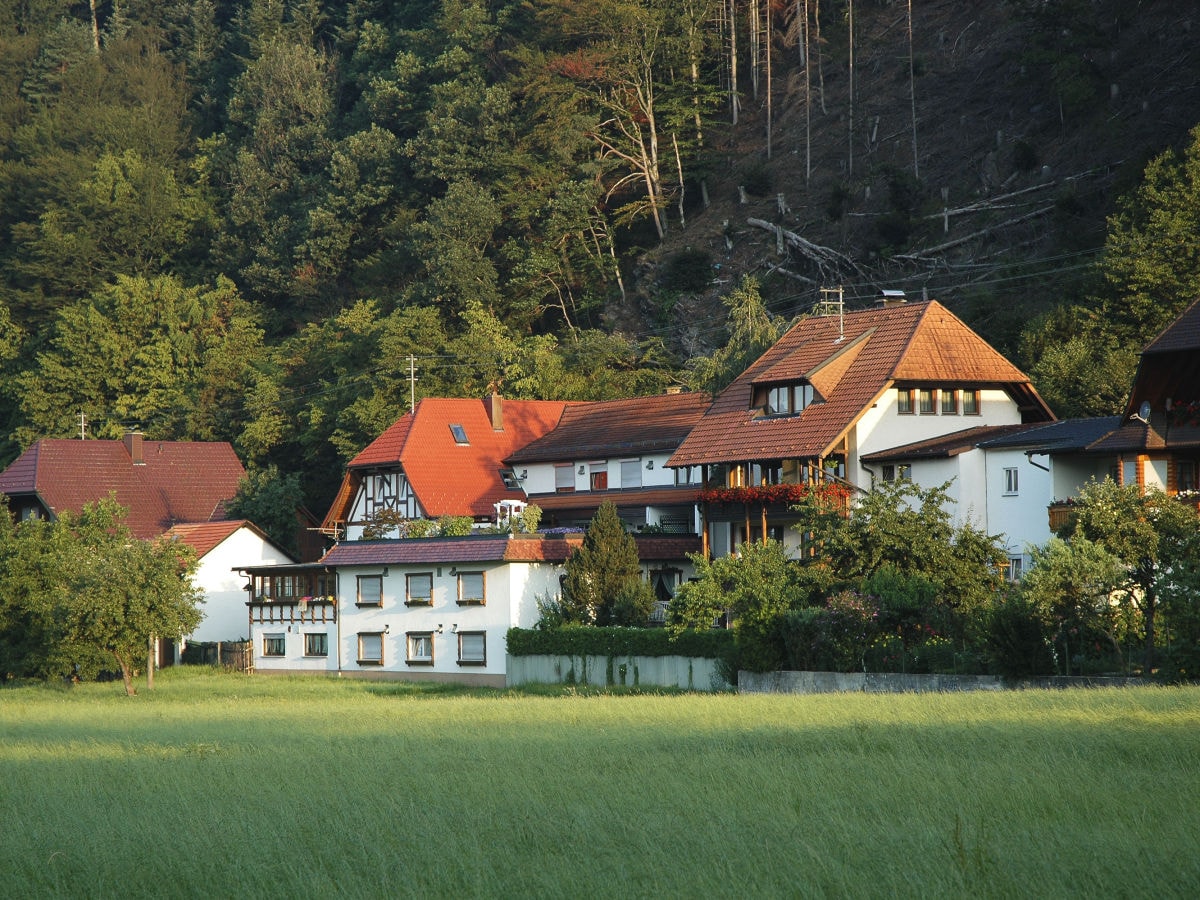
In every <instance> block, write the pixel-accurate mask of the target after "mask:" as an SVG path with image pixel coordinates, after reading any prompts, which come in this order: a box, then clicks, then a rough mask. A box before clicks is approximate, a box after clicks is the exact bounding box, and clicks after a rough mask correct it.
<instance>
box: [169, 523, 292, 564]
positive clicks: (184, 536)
mask: <svg viewBox="0 0 1200 900" xmlns="http://www.w3.org/2000/svg"><path fill="white" fill-rule="evenodd" d="M243 528H248V529H250V530H251V531H253V532H254V533H255V534H257V535H258V536H259V537H260V538H262V539H263V540H264V541H268V542H270V540H271V539H270V538H269V537H267V535H266V533H265V532H264V531H262V529H260V528H259V527H258V526H257V525H255V524H254V523H253V522H251V521H250V520H249V519H226V520H225V521H223V522H188V523H185V524H182V525H175V526H173V527H172V528H171V529H170V530H168V531H167V537H169V538H177V539H178V540H180V541H182V542H183V543H185V544H187V545H188V546H189V547H191V548H192V549H193V550H195V551H196V557H197V558H198V559H203V558H204V557H205V555H207V554H208V553H210V552H211V551H213V550H215V549H216V548H217V547H219V546H220V545H221V544H222V543H223V542H224V541H226V540H228V539H229V538H230V537H232V536H233V535H235V534H236V533H237V532H238V531H240V530H241V529H243Z"/></svg>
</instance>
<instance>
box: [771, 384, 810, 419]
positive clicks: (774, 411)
mask: <svg viewBox="0 0 1200 900" xmlns="http://www.w3.org/2000/svg"><path fill="white" fill-rule="evenodd" d="M812 402H813V386H812V385H811V384H809V383H807V382H798V383H796V384H778V385H775V386H774V387H770V388H767V395H766V402H765V403H764V404H763V408H764V411H765V412H766V414H767V415H768V416H794V415H798V414H799V413H801V412H803V411H804V410H805V409H807V408H808V406H809V404H810V403H812Z"/></svg>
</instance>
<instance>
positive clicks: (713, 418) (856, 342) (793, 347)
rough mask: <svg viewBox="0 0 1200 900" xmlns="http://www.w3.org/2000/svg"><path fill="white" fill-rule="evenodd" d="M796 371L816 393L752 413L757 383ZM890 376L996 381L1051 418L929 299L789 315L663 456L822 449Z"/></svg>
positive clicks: (720, 457)
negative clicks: (790, 322)
mask: <svg viewBox="0 0 1200 900" xmlns="http://www.w3.org/2000/svg"><path fill="white" fill-rule="evenodd" d="M800 378H804V379H806V380H807V381H809V382H810V383H811V384H812V385H813V387H814V389H815V390H816V392H817V394H818V398H817V402H815V403H812V404H811V405H809V406H808V408H807V409H805V410H804V412H803V413H802V414H800V415H797V416H778V417H764V416H758V415H756V411H755V410H753V409H752V408H751V405H750V403H751V398H752V396H753V392H754V386H755V385H756V384H757V385H764V384H771V383H776V382H780V381H789V380H796V379H800ZM897 382H902V383H906V384H912V385H922V384H927V385H930V386H933V387H937V386H939V385H945V384H954V385H968V386H977V387H981V388H982V387H999V388H1003V389H1004V390H1006V391H1008V392H1009V394H1010V395H1011V396H1012V397H1013V399H1014V400H1015V401H1016V402H1017V404H1018V406H1019V407H1020V408H1021V410H1022V417H1023V419H1025V420H1026V421H1035V422H1036V421H1050V420H1052V419H1053V418H1054V416H1053V414H1052V413H1051V412H1050V410H1049V409H1048V408H1047V407H1046V405H1045V403H1044V402H1043V401H1042V399H1041V397H1039V396H1038V394H1037V392H1036V391H1035V390H1034V388H1033V385H1032V384H1031V383H1030V381H1029V378H1028V377H1027V376H1026V375H1025V374H1024V373H1022V372H1021V371H1020V370H1019V369H1017V368H1016V366H1014V365H1013V364H1012V363H1010V362H1009V361H1008V360H1006V359H1005V358H1004V357H1003V356H1001V355H1000V354H999V353H998V352H997V351H996V350H994V349H993V348H992V347H991V346H989V345H988V343H987V342H986V341H984V340H983V338H981V337H979V335H977V334H975V332H973V331H972V330H971V329H970V328H968V327H967V326H966V325H965V324H964V323H963V322H962V321H961V320H960V319H958V317H956V316H955V315H954V314H953V313H951V312H950V311H949V310H948V309H946V308H945V307H944V306H942V305H941V304H940V303H938V302H936V301H933V300H930V301H927V302H924V303H906V304H900V305H894V306H886V307H877V308H874V309H869V310H862V311H859V312H851V313H846V314H845V315H844V316H842V317H840V318H839V317H837V316H820V317H813V318H808V319H804V320H802V321H801V322H799V323H797V324H796V325H795V326H793V327H792V328H791V329H790V330H789V331H788V332H787V334H785V335H784V336H783V337H782V338H780V339H779V341H778V342H776V344H775V345H774V346H773V347H772V348H771V349H770V350H768V351H767V352H766V353H764V354H763V355H762V356H761V357H759V359H758V360H757V361H756V362H755V363H754V364H752V365H751V366H750V368H748V369H747V370H746V371H745V372H744V373H742V375H741V376H739V377H738V379H737V380H736V381H734V382H733V384H731V385H730V386H729V387H728V388H726V389H725V390H724V391H722V392H721V395H720V396H719V397H718V398H717V399H716V401H715V402H714V403H713V404H712V406H711V407H710V408H709V410H708V412H707V414H706V415H705V416H704V418H702V419H701V420H700V422H699V423H698V424H697V425H696V427H695V428H693V429H692V431H691V434H689V435H688V437H687V438H686V439H685V440H684V442H683V444H682V445H681V446H680V448H679V449H678V450H677V451H676V452H675V453H674V455H672V457H671V460H670V463H669V464H670V465H672V466H685V465H700V464H705V463H718V462H731V461H738V460H745V459H774V458H805V457H819V456H825V455H827V454H828V453H829V452H830V451H831V448H832V447H834V446H835V445H836V443H837V442H838V441H839V440H840V439H841V437H842V436H843V435H844V434H845V433H846V432H847V431H848V430H849V429H850V428H851V427H852V426H853V425H854V423H855V422H857V421H858V420H859V418H860V417H861V416H862V415H863V414H864V413H865V412H866V411H867V410H868V409H869V408H870V407H871V405H872V404H873V403H875V402H876V400H878V399H879V397H880V396H881V395H882V394H883V392H884V391H886V390H887V389H888V388H889V387H891V386H892V385H894V384H896V383H897Z"/></svg>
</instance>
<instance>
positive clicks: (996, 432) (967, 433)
mask: <svg viewBox="0 0 1200 900" xmlns="http://www.w3.org/2000/svg"><path fill="white" fill-rule="evenodd" d="M1028 430H1029V426H1028V425H977V426H975V427H974V428H964V429H963V430H962V431H955V432H953V433H952V434H943V435H939V436H937V437H933V438H929V439H927V440H924V441H914V442H913V443H911V444H903V445H901V446H899V447H889V448H888V449H887V450H878V451H876V452H874V453H867V454H865V455H864V456H863V457H862V461H863V462H865V463H871V462H879V461H881V460H889V459H948V458H949V457H951V456H958V455H959V454H960V453H966V452H967V451H969V450H974V449H975V448H976V447H978V446H980V445H981V444H982V443H983V442H985V441H987V440H989V439H991V438H1000V437H1003V436H1005V435H1011V434H1014V433H1021V432H1025V431H1028Z"/></svg>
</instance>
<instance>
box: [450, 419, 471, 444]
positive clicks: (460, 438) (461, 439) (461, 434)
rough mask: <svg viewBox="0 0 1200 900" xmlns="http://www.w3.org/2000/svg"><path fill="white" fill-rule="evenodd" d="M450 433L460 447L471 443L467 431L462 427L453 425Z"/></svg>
mask: <svg viewBox="0 0 1200 900" xmlns="http://www.w3.org/2000/svg"><path fill="white" fill-rule="evenodd" d="M450 433H451V434H452V435H454V443H456V444H459V445H461V446H464V447H465V446H467V445H468V444H470V443H471V442H470V441H468V440H467V430H466V429H465V428H463V427H462V426H461V425H457V424H452V425H451V426H450Z"/></svg>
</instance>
